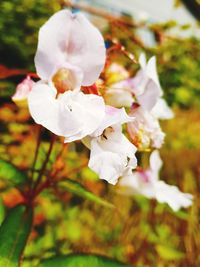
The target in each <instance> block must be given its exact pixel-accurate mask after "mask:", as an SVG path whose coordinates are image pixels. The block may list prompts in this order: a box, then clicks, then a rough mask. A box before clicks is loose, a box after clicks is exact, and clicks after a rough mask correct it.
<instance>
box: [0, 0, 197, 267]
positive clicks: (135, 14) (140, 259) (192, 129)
mask: <svg viewBox="0 0 200 267" xmlns="http://www.w3.org/2000/svg"><path fill="white" fill-rule="evenodd" d="M63 7H68V8H72V9H73V10H74V12H75V11H78V10H81V11H83V12H85V14H86V15H87V16H88V17H89V18H90V19H91V20H92V21H93V23H94V24H95V25H97V27H99V29H100V30H101V31H102V33H103V34H104V36H105V40H106V45H108V46H109V42H110V39H112V38H115V39H116V40H117V41H118V42H119V43H120V44H122V45H124V47H125V48H126V50H127V51H128V52H130V53H132V54H134V55H135V57H136V58H137V57H138V55H139V54H140V53H141V52H145V53H146V54H147V56H148V57H150V56H152V55H156V56H157V66H158V72H159V77H160V82H161V85H162V88H163V90H164V96H165V99H166V100H167V102H168V103H169V105H170V106H171V107H172V108H173V110H174V112H175V118H174V119H173V120H170V121H167V122H164V123H162V127H163V130H164V131H165V132H166V140H165V145H164V146H163V148H162V150H161V156H162V159H163V161H164V166H163V169H162V171H161V178H162V179H163V180H165V181H166V182H168V183H169V184H175V185H177V186H179V188H180V189H181V190H182V191H185V192H190V193H192V194H193V195H194V204H193V206H192V207H191V208H190V209H188V210H181V211H179V212H176V213H174V212H173V211H172V210H170V208H168V207H167V206H166V205H161V204H158V203H157V202H155V201H154V200H147V199H145V198H143V197H138V196H137V197H136V196H133V197H126V196H121V195H118V194H117V192H116V191H117V190H116V189H115V187H113V186H111V185H108V184H106V183H104V182H103V181H100V180H99V179H98V177H97V176H96V175H95V174H94V173H93V172H91V171H90V170H89V169H88V168H87V167H86V165H87V162H85V160H86V157H87V156H88V155H87V153H88V151H86V150H85V149H83V147H82V146H81V144H79V143H78V144H71V145H70V146H68V147H67V149H66V156H64V160H63V162H62V163H63V164H66V167H65V169H64V170H63V175H65V174H66V173H67V174H69V178H71V179H76V180H77V181H81V183H82V184H84V186H85V187H86V188H88V189H89V190H90V191H92V192H94V193H95V194H97V195H99V196H101V197H103V198H105V199H106V200H107V201H109V202H111V203H113V204H114V205H115V206H116V207H117V210H110V209H106V208H102V207H99V206H98V205H97V204H95V203H91V202H89V201H87V200H84V199H82V198H80V197H77V196H73V195H72V194H70V193H67V192H63V193H62V194H60V193H58V192H56V191H55V192H49V191H45V192H44V193H43V194H42V195H41V196H40V197H39V198H38V206H37V208H36V213H35V221H34V229H33V232H32V234H31V237H30V240H29V244H28V246H27V248H26V251H25V258H24V263H23V265H22V266H23V267H34V266H35V264H36V263H37V261H38V259H40V258H41V257H44V256H45V257H48V256H49V255H52V253H54V252H55V251H56V252H58V253H61V252H62V253H68V252H71V251H73V252H92V253H98V254H102V255H106V256H110V257H114V258H116V259H118V260H121V261H124V262H128V263H130V265H131V266H136V267H147V266H148V267H154V266H158V267H179V266H180V267H198V266H200V195H199V194H200V123H199V122H200V113H199V111H200V29H199V19H200V4H199V1H198V0H197V1H195V0H185V1H179V0H176V1H173V0H162V1H159V0H152V1H145V0H140V1H139V0H84V1H81V0H80V1H70V2H69V1H61V0H51V1H48V0H13V1H8V0H1V2H0V12H1V15H0V33H1V34H0V156H1V157H2V158H5V159H8V160H10V161H12V162H13V163H15V164H16V165H18V166H20V168H21V169H26V168H28V167H29V166H30V164H31V162H32V156H31V155H30V151H33V149H34V146H35V144H34V143H33V137H35V131H36V128H35V126H34V125H33V124H32V121H31V118H30V115H29V113H28V110H27V107H26V106H20V107H19V106H17V105H15V104H14V103H13V102H12V101H11V99H10V97H11V96H12V94H13V93H14V91H15V88H16V85H17V84H18V83H19V82H20V81H21V80H22V79H23V78H24V77H25V75H26V73H28V72H35V69H34V53H35V50H36V47H37V34H38V30H39V28H40V26H41V25H42V24H43V23H44V22H45V21H46V20H47V19H48V18H49V16H50V15H52V14H53V13H54V12H56V11H58V10H60V9H61V8H63ZM120 21H125V22H126V23H121V22H120ZM108 58H109V60H111V61H115V62H119V63H121V64H123V65H124V66H125V67H126V69H127V70H128V71H129V72H130V73H134V72H135V70H136V68H137V66H135V65H134V64H133V63H132V62H131V61H130V60H129V59H128V58H127V57H125V56H124V55H123V54H120V53H119V52H116V53H115V52H112V53H110V54H108ZM48 138H49V136H48V133H46V132H45V133H44V134H43V145H42V149H43V150H41V151H40V159H41V160H42V159H44V157H45V151H46V149H47V145H48ZM59 146H60V144H57V147H56V149H57V150H59V148H60V147H59ZM76 151H78V153H77V152H76ZM55 154H56V151H55ZM27 155H28V156H27ZM29 155H30V156H29ZM53 157H55V155H52V159H51V160H52V161H53V160H54V158H53ZM39 164H40V162H38V167H39ZM74 170H76V171H74ZM2 188H3V189H2ZM0 195H1V197H2V199H3V201H4V203H5V205H6V206H7V207H8V208H9V207H12V206H14V205H15V204H16V203H17V202H18V201H20V200H19V195H18V193H17V191H15V190H14V189H10V188H6V189H5V188H4V187H3V186H2V185H1V182H0ZM55 226H56V227H55Z"/></svg>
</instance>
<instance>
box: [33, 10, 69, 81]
mask: <svg viewBox="0 0 200 267" xmlns="http://www.w3.org/2000/svg"><path fill="white" fill-rule="evenodd" d="M72 21H73V15H72V14H71V12H70V11H68V10H61V11H59V12H57V13H55V14H54V15H53V16H52V17H50V19H49V20H48V21H47V22H46V23H45V24H44V25H43V26H42V27H41V28H40V31H39V36H38V47H37V51H36V55H35V66H36V70H37V74H38V75H39V76H40V78H41V79H43V80H49V79H51V77H52V75H53V74H54V73H55V66H56V65H58V66H62V64H64V63H66V62H68V60H67V59H68V54H67V42H68V40H69V39H70V35H71V27H72V26H71V25H72ZM68 63H69V62H68Z"/></svg>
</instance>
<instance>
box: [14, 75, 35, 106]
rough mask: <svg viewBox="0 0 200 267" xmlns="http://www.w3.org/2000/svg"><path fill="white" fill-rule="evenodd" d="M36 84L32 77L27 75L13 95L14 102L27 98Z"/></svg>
mask: <svg viewBox="0 0 200 267" xmlns="http://www.w3.org/2000/svg"><path fill="white" fill-rule="evenodd" d="M34 84H35V82H34V81H33V80H32V79H31V77H30V76H27V77H26V78H25V79H24V80H23V81H22V82H21V83H19V84H18V85H17V88H16V92H15V94H14V95H13V96H12V100H13V101H14V102H16V101H23V100H26V99H27V97H28V95H29V93H30V92H31V90H32V88H33V85H34Z"/></svg>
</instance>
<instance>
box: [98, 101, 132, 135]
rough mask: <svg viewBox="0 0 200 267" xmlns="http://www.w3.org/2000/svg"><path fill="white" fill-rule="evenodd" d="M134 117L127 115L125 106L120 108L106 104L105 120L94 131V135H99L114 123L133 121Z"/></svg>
mask: <svg viewBox="0 0 200 267" xmlns="http://www.w3.org/2000/svg"><path fill="white" fill-rule="evenodd" d="M133 120H134V117H130V116H128V115H127V113H126V111H125V109H124V108H121V109H118V108H114V107H112V106H106V113H105V117H104V119H103V121H102V122H101V124H100V126H99V127H98V129H97V130H96V131H95V132H94V133H93V136H99V135H101V134H102V132H103V131H104V130H105V129H106V128H108V127H110V126H114V125H117V124H118V125H121V124H123V123H127V122H130V121H133Z"/></svg>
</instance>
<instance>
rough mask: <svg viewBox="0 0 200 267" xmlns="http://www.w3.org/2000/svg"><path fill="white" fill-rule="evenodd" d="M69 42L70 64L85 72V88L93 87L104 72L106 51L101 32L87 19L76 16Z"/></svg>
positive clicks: (82, 16)
mask: <svg viewBox="0 0 200 267" xmlns="http://www.w3.org/2000/svg"><path fill="white" fill-rule="evenodd" d="M75 16H76V17H75V19H74V22H73V23H72V30H71V35H70V40H69V42H68V47H67V51H68V55H69V62H70V63H71V64H73V65H75V66H78V67H79V68H80V69H82V71H83V74H84V76H83V83H82V85H83V86H89V85H92V84H93V83H94V82H96V80H97V79H98V77H99V75H100V73H101V72H102V70H103V68H104V64H105V59H106V49H105V44H104V40H103V37H102V35H101V33H100V31H99V30H98V29H97V28H96V27H94V26H93V25H92V24H91V23H90V22H89V20H87V19H86V17H85V16H84V15H83V14H81V13H78V14H75Z"/></svg>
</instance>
